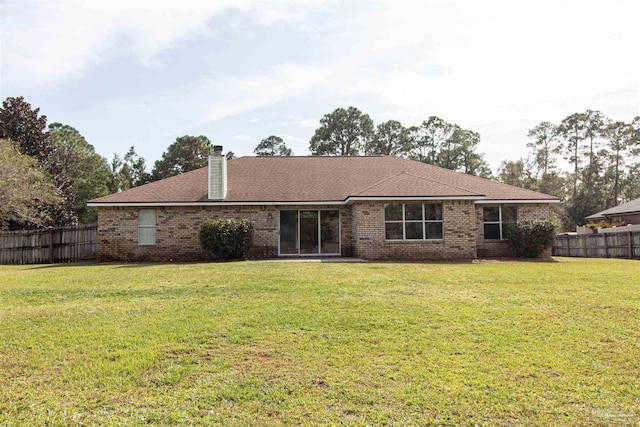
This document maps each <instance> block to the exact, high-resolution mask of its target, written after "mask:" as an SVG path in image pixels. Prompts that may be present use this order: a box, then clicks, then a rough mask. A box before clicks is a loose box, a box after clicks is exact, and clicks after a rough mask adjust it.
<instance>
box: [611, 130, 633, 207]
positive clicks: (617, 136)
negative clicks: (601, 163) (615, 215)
mask: <svg viewBox="0 0 640 427" xmlns="http://www.w3.org/2000/svg"><path fill="white" fill-rule="evenodd" d="M606 135H607V139H608V141H609V144H608V151H605V154H606V155H607V157H608V160H609V168H608V171H607V175H608V176H610V177H611V180H612V181H613V183H612V186H611V198H609V202H608V203H607V207H612V206H616V205H617V204H618V201H619V196H620V184H621V183H622V180H623V175H624V174H623V167H624V163H625V162H624V157H625V156H624V154H626V151H627V150H628V149H629V148H630V146H631V144H632V139H633V127H632V125H631V124H627V123H624V122H620V121H617V122H613V123H610V124H609V125H608V126H607V129H606Z"/></svg>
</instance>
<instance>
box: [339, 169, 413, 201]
mask: <svg viewBox="0 0 640 427" xmlns="http://www.w3.org/2000/svg"><path fill="white" fill-rule="evenodd" d="M403 173H405V172H404V171H400V172H398V173H396V174H394V175H391V176H388V177H386V178H383V179H381V180H380V181H376V182H374V183H373V184H371V185H369V186H368V187H365V188H363V189H362V190H360V191H359V192H357V193H355V194H354V196H357V195H358V194H362V193H364V192H365V191H367V190H369V189H371V188H373V187H376V186H378V185H380V184H382V183H383V182H385V181H389V180H390V179H392V178H395V177H397V176H400V175H402V174H403ZM348 197H351V196H348Z"/></svg>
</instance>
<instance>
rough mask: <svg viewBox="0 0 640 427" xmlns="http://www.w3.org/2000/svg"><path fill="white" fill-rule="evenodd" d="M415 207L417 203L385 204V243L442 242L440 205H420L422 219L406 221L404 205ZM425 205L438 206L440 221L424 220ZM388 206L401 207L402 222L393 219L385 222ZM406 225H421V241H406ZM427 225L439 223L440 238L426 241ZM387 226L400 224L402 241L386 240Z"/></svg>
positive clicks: (442, 209)
mask: <svg viewBox="0 0 640 427" xmlns="http://www.w3.org/2000/svg"><path fill="white" fill-rule="evenodd" d="M408 204H409V205H415V204H417V203H385V205H384V215H385V218H384V225H385V241H387V242H420V241H426V242H441V241H443V240H444V208H443V206H442V203H421V205H422V219H406V214H405V205H408ZM425 204H432V205H440V211H441V212H442V219H425V218H426V212H425ZM389 205H402V220H398V219H393V220H389V221H387V217H386V215H387V213H386V212H387V206H389ZM407 223H422V239H407V232H406V227H405V224H407ZM428 223H440V224H442V238H440V239H427V224H428ZM387 224H402V239H387V236H386V234H387V231H386V228H387Z"/></svg>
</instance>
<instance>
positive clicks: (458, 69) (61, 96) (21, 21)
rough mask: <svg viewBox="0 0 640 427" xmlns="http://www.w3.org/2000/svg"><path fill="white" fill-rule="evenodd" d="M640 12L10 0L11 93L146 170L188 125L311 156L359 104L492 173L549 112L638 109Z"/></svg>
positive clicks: (4, 32)
mask: <svg viewBox="0 0 640 427" xmlns="http://www.w3.org/2000/svg"><path fill="white" fill-rule="evenodd" d="M638 16H640V2H638V1H637V0H624V1H616V0H610V1H607V2H602V1H591V0H575V1H574V0H564V1H548V0H536V1H525V0H521V1H506V0H505V1H502V0H500V1H498V0H486V1H482V2H480V1H472V0H447V1H445V0H442V1H433V0H424V1H417V0H414V1H405V0H389V1H386V0H381V1H359V0H357V1H339V0H318V1H311V2H304V1H295V0H270V1H263V0H235V1H226V0H221V1H197V0H180V1H175V0H153V1H145V0H141V1H137V0H128V1H121V0H109V1H89V0H0V41H1V43H2V44H1V45H0V96H1V98H2V99H5V98H6V97H8V96H24V97H25V99H26V100H27V101H28V102H30V103H31V104H32V106H34V107H40V110H41V112H42V113H44V114H46V115H47V117H48V120H49V123H52V122H62V123H65V124H69V125H71V126H73V127H75V128H76V129H78V130H79V131H80V132H81V133H82V134H83V135H84V136H85V137H86V139H87V140H88V141H89V142H90V143H91V144H93V145H94V146H95V148H96V151H97V152H98V153H100V154H102V155H103V156H105V157H107V158H109V159H110V158H111V157H112V156H113V153H116V152H117V153H119V154H120V155H123V154H124V153H125V152H126V151H127V149H128V147H130V146H135V148H136V151H137V152H138V154H140V155H142V156H143V157H144V158H145V159H146V160H147V165H148V167H149V169H150V168H151V166H152V165H153V161H155V160H157V159H159V158H160V156H161V155H162V152H163V151H164V150H165V149H166V148H167V146H168V145H169V144H171V143H172V142H173V141H175V139H176V137H178V136H182V135H185V134H190V135H206V136H207V137H208V138H210V139H211V140H212V141H213V142H214V143H216V144H221V145H223V146H224V148H225V151H228V150H231V151H233V152H234V153H236V155H251V154H252V152H253V149H254V148H255V146H256V145H257V144H258V142H259V141H260V140H261V139H263V138H265V137H267V136H269V135H278V136H281V137H282V138H283V139H284V140H285V142H286V143H287V145H288V146H289V147H290V148H292V149H293V151H294V153H295V154H297V155H306V154H308V145H309V139H310V138H311V136H312V135H313V133H314V130H315V129H316V128H317V127H318V124H319V120H320V119H321V118H322V116H323V115H324V114H326V113H329V112H331V111H333V110H334V109H335V108H337V107H348V106H351V105H353V106H356V107H358V108H359V109H360V110H362V111H363V112H365V113H367V114H369V115H370V116H371V118H372V119H373V120H374V122H375V123H376V124H378V123H381V122H384V121H386V120H390V119H396V120H400V121H401V122H402V124H404V125H405V126H410V125H418V124H420V123H421V122H422V121H423V120H425V119H427V118H428V117H429V116H431V115H436V116H439V117H441V118H443V119H445V120H447V121H449V122H454V123H458V124H459V125H461V126H463V127H465V128H468V129H472V130H474V131H477V132H479V133H480V135H481V137H482V142H481V144H480V147H479V151H480V152H482V153H484V154H485V158H486V159H487V161H489V164H490V166H491V167H492V169H493V170H494V172H495V171H496V169H497V167H498V165H499V164H500V162H501V161H502V160H505V159H509V160H515V159H517V158H519V157H521V156H525V155H526V153H527V149H526V143H527V132H528V130H529V129H531V128H533V127H534V126H535V125H536V124H538V123H539V122H541V121H551V122H554V123H555V122H559V121H560V120H562V119H563V118H564V117H566V116H567V115H569V114H571V113H574V112H582V111H584V110H586V109H589V108H590V109H599V110H601V111H603V112H604V113H605V114H606V115H607V116H609V117H610V118H612V119H615V120H624V121H629V120H631V119H632V118H633V117H634V116H637V115H640V55H638V41H639V40H640V26H639V25H638V24H637V17H638Z"/></svg>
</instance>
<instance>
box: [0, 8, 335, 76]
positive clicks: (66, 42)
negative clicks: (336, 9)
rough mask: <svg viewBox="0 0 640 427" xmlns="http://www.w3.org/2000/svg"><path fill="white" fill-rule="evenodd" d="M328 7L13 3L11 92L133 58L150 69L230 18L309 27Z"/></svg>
mask: <svg viewBox="0 0 640 427" xmlns="http://www.w3.org/2000/svg"><path fill="white" fill-rule="evenodd" d="M325 3H326V2H325V1H323V2H297V1H295V0H277V1H270V2H263V1H260V0H217V1H206V0H180V1H175V0H109V1H91V2H88V1H85V0H53V1H37V2H36V4H37V7H30V6H32V5H33V4H32V3H31V2H24V1H22V0H6V1H5V2H3V4H2V6H1V7H2V10H1V13H2V14H3V28H2V32H1V34H0V37H2V40H1V42H2V51H3V52H2V64H1V65H2V70H3V71H2V73H3V80H4V81H5V83H4V86H9V85H11V86H15V87H20V86H22V87H29V86H34V85H36V86H38V85H40V86H47V85H51V84H55V83H58V82H61V81H64V80H65V79H67V78H69V77H75V76H77V75H79V74H80V73H81V72H83V71H84V70H86V69H87V68H89V67H92V66H94V65H96V64H98V63H100V62H101V61H104V60H107V59H109V58H110V57H111V56H114V55H115V54H116V53H122V52H126V53H129V54H132V55H134V56H135V57H137V58H138V59H139V60H140V61H141V62H143V63H149V62H150V61H152V60H153V58H154V57H155V56H156V55H158V54H159V53H160V52H162V51H164V50H165V49H167V48H169V47H171V46H173V45H174V44H175V43H176V42H179V41H181V40H184V39H186V38H188V37H191V36H194V35H197V34H198V33H202V32H203V31H204V30H205V29H206V24H207V22H208V21H209V20H210V19H211V18H212V17H214V16H216V15H218V14H220V13H222V12H224V11H227V10H239V11H242V12H247V16H249V17H250V18H251V19H253V21H255V22H256V23H259V24H261V25H274V24H278V23H281V22H289V23H291V22H293V23H299V24H300V25H303V24H304V22H305V19H306V18H307V16H308V15H309V13H311V12H312V11H313V10H315V8H317V7H321V6H323V5H324V4H325Z"/></svg>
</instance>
